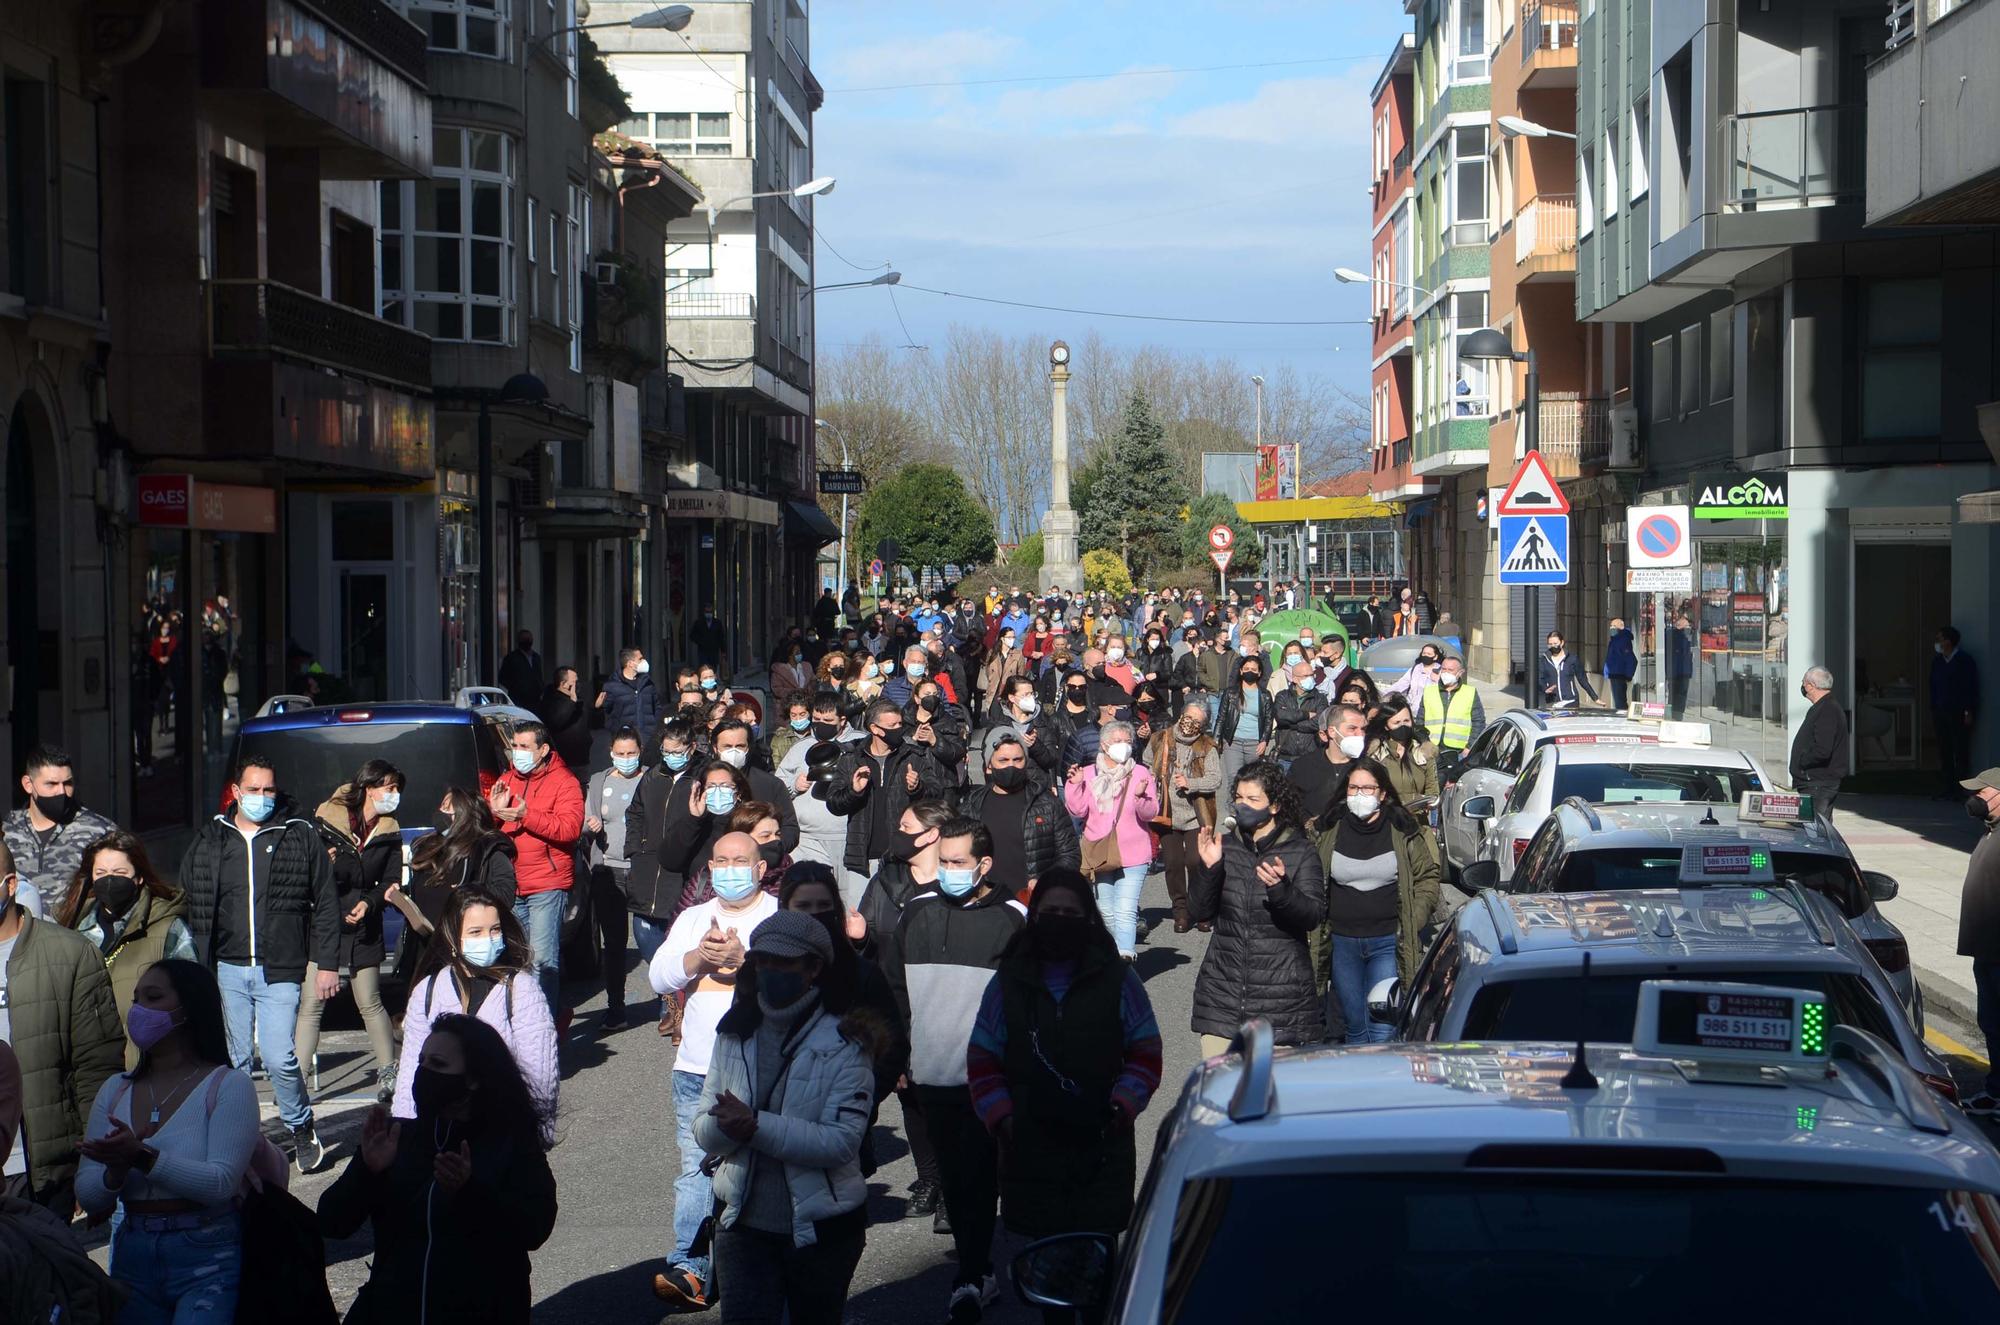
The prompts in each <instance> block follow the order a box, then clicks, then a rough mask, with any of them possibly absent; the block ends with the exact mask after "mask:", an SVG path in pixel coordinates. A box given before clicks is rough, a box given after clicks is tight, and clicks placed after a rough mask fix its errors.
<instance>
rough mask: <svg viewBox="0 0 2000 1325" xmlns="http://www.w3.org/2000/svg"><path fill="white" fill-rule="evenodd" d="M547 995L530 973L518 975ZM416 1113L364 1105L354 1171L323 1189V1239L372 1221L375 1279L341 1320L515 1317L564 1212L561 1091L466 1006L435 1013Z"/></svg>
mask: <svg viewBox="0 0 2000 1325" xmlns="http://www.w3.org/2000/svg"><path fill="white" fill-rule="evenodd" d="M524 987H525V988H526V989H527V990H528V991H530V992H532V993H534V994H535V995H536V996H537V997H539V996H540V991H539V990H537V989H536V987H535V981H534V979H533V977H532V976H530V977H529V978H528V980H527V981H526V983H525V986H524ZM404 1061H405V1062H411V1063H415V1064H416V1068H415V1071H414V1073H413V1074H412V1079H413V1082H414V1086H415V1092H414V1102H415V1108H414V1111H413V1113H412V1114H411V1115H410V1116H409V1117H408V1118H407V1119H406V1120H397V1119H392V1118H391V1117H390V1116H389V1113H388V1111H387V1110H385V1109H382V1108H381V1107H379V1106H378V1107H376V1108H373V1109H370V1110H369V1111H368V1117H367V1119H366V1121H364V1122H363V1123H362V1126H361V1143H360V1145H359V1146H358V1147H357V1148H356V1150H355V1154H354V1158H353V1159H351V1160H349V1161H348V1164H347V1169H346V1171H345V1172H343V1173H342V1174H341V1175H340V1177H339V1178H337V1179H336V1180H335V1181H334V1184H333V1186H331V1187H329V1188H327V1190H326V1192H325V1194H324V1195H322V1196H321V1197H320V1200H319V1218H320V1227H321V1229H322V1231H323V1232H325V1233H326V1235H327V1236H328V1237H335V1238H345V1237H352V1236H353V1235H354V1234H355V1233H356V1232H358V1231H359V1230H360V1228H361V1226H362V1225H363V1224H364V1223H365V1224H369V1225H372V1231H373V1233H374V1244H375V1252H374V1256H373V1258H372V1263H371V1265H370V1267H369V1275H368V1282H367V1283H366V1284H364V1285H362V1288H361V1294H360V1296H359V1297H357V1298H356V1299H355V1302H354V1307H353V1309H352V1310H351V1311H349V1312H348V1315H347V1325H372V1323H374V1322H388V1321H423V1322H427V1323H429V1322H437V1323H439V1325H443V1323H445V1322H459V1323H462V1325H474V1322H478V1323H480V1325H483V1323H484V1322H488V1321H493V1322H517V1323H518V1325H526V1322H527V1320H528V1317H529V1312H530V1310H531V1308H532V1306H533V1303H534V1291H533V1285H532V1280H531V1277H530V1274H531V1269H530V1265H529V1260H528V1253H530V1252H532V1251H534V1250H535V1249H536V1248H537V1247H540V1246H541V1245H542V1244H543V1243H544V1242H546V1241H548V1237H549V1234H550V1232H551V1231H553V1230H554V1228H555V1223H556V1180H555V1174H554V1173H552V1172H551V1171H550V1169H549V1161H548V1156H547V1155H546V1154H544V1153H543V1152H544V1150H545V1149H546V1147H547V1145H548V1138H549V1137H551V1136H552V1135H553V1121H554V1119H553V1111H554V1101H553V1100H552V1099H545V1098H543V1097H542V1096H541V1095H540V1094H539V1093H538V1092H537V1091H536V1090H535V1089H534V1088H533V1086H532V1085H531V1083H529V1082H528V1081H527V1080H525V1079H524V1078H523V1076H522V1073H521V1071H520V1067H519V1065H518V1064H517V1062H516V1061H515V1057H514V1054H513V1053H512V1052H510V1050H509V1046H508V1044H507V1042H506V1040H505V1039H503V1038H502V1037H501V1035H500V1033H499V1032H498V1031H496V1030H495V1029H494V1028H493V1027H492V1026H490V1025H488V1024H487V1023H486V1022H484V1021H482V1020H480V1019H478V1018H476V1017H468V1016H465V1015H463V1014H460V1013H451V1014H448V1015H445V1016H442V1017H439V1018H438V1019H437V1020H436V1021H435V1022H433V1023H432V1024H431V1027H430V1035H429V1037H428V1038H427V1039H426V1040H425V1041H424V1044H423V1047H422V1049H421V1050H420V1051H419V1050H417V1049H408V1050H406V1051H405V1053H404Z"/></svg>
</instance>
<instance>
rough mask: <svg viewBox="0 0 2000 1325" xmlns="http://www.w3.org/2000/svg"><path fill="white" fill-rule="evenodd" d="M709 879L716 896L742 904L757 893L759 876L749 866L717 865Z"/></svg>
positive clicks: (710, 871)
mask: <svg viewBox="0 0 2000 1325" xmlns="http://www.w3.org/2000/svg"><path fill="white" fill-rule="evenodd" d="M722 790H724V791H728V790H729V788H727V787H724V788H722ZM730 794H731V795H732V796H733V795H735V793H734V792H730ZM708 877H709V881H710V882H712V883H713V884H714V885H715V895H716V896H717V897H720V898H721V899H722V900H723V901H725V902H740V901H742V900H743V899H744V898H746V897H748V896H749V895H750V894H751V893H754V892H756V891H757V875H756V873H755V871H753V870H752V868H751V867H750V866H748V865H717V866H714V867H713V868H711V869H710V870H709V872H708Z"/></svg>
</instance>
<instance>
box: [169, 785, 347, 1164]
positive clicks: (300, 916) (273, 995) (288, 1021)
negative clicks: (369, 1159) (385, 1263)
mask: <svg viewBox="0 0 2000 1325" xmlns="http://www.w3.org/2000/svg"><path fill="white" fill-rule="evenodd" d="M229 797H230V805H229V812H228V814H226V815H222V814H218V815H216V816H215V817H214V818H213V819H210V820H209V821H208V822H207V823H204V824H203V825H201V827H200V828H198V829H196V830H195V836H194V841H193V842H192V843H191V844H190V845H189V846H188V849H187V854H186V855H185V856H184V857H182V859H181V875H180V881H181V889H182V891H183V892H184V893H185V894H186V895H187V922H188V933H189V934H190V935H191V936H192V937H193V939H194V950H195V958H196V960H198V961H200V962H201V963H202V964H203V965H206V966H209V967H211V968H213V969H214V971H215V976H216V980H217V982H218V983H219V984H220V985H221V986H222V1013H223V1017H224V1020H225V1022H226V1023H227V1028H228V1032H229V1058H230V1062H231V1063H232V1064H233V1065H234V1066H236V1067H238V1068H240V1069H242V1070H244V1071H248V1070H249V1068H250V1060H251V1059H252V1057H254V1056H256V1053H257V1050H259V1049H261V1051H262V1057H263V1060H264V1070H265V1071H266V1072H267V1073H268V1074H269V1075H270V1078H271V1089H272V1092H273V1093H274V1094H275V1095H276V1096H277V1099H278V1116H279V1117H281V1118H283V1119H284V1120H285V1126H286V1127H289V1128H290V1129H291V1132H292V1142H293V1147H294V1149H293V1154H294V1158H295V1159H296V1160H297V1161H298V1166H299V1172H301V1173H314V1172H317V1171H318V1170H319V1169H320V1168H322V1167H324V1166H325V1163H326V1147H325V1145H323V1144H322V1143H321V1142H320V1139H319V1134H318V1132H317V1131H316V1130H315V1129H314V1127H313V1113H312V1102H311V1099H310V1098H309V1097H308V1096H307V1094H306V1083H305V1077H304V1075H303V1074H302V1073H301V1071H300V1069H299V1060H298V1054H297V1052H296V1051H295V1049H294V1041H293V1028H294V1027H295V1025H296V1024H297V1022H298V1017H299V1000H300V998H301V997H304V998H332V997H333V996H334V994H335V993H336V992H337V991H338V990H339V989H340V901H339V896H338V893H337V891H336V889H335V887H334V881H333V865H332V862H331V861H330V860H328V859H327V853H326V850H325V848H324V847H323V846H322V845H321V843H320V840H319V832H318V830H316V829H315V828H314V827H313V824H312V820H311V819H309V818H305V817H303V816H298V817H295V816H294V814H293V813H292V809H293V807H292V804H291V801H290V800H289V799H288V798H285V797H281V796H280V795H279V793H278V775H277V772H276V770H275V769H273V768H272V766H271V762H270V761H269V760H268V759H266V758H264V757H263V756H261V755H250V756H248V757H246V758H245V759H244V761H243V765H242V767H241V768H239V769H238V770H237V773H236V781H235V782H234V783H232V784H231V785H230V788H229ZM308 961H310V962H313V963H315V964H316V965H317V966H318V967H319V973H318V975H317V976H316V977H315V979H314V983H313V988H311V989H302V988H301V986H302V984H303V982H304V980H305V975H306V963H307V962H308ZM253 1046H254V1047H253Z"/></svg>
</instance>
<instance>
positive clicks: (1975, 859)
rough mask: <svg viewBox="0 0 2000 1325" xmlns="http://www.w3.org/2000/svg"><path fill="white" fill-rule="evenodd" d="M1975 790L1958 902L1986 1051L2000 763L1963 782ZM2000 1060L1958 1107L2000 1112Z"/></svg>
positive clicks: (1993, 961)
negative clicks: (1968, 857)
mask: <svg viewBox="0 0 2000 1325" xmlns="http://www.w3.org/2000/svg"><path fill="white" fill-rule="evenodd" d="M1959 785H1960V786H1962V787H1964V788H1965V789H1966V790H1967V791H1969V792H1971V793H1972V795H1971V796H1970V797H1968V798H1967V800H1966V802H1965V810H1966V813H1967V814H1970V815H1971V816H1972V817H1973V818H1974V819H1976V820H1978V821H1979V824H1980V827H1981V828H1983V829H1984V830H1985V831H1984V832H1983V833H1981V835H1980V838H1979V845H1978V846H1976V847H1974V848H1973V849H1972V863H1971V864H1970V865H1968V866H1967V867H1966V870H1965V890H1964V891H1963V892H1962V893H1961V894H1960V895H1959V902H1958V955H1959V956H1961V957H1970V958H1972V984H1973V988H1974V989H1975V990H1976V991H1977V999H1978V1006H1977V1008H1976V1009H1975V1013H1976V1016H1977V1018H1978V1021H1979V1033H1980V1035H1981V1036H1983V1037H1985V1040H1986V1056H1987V1058H1988V1059H1994V1058H1996V1056H2000V832H1995V831H1994V830H1995V828H1996V827H2000V768H1989V769H1987V770H1986V771H1985V772H1984V773H1981V774H1980V775H1979V776H1978V777H1975V778H1967V779H1966V780H1965V781H1963V782H1961V783H1960V784H1959ZM1997 1092H2000V1063H1996V1064H1993V1065H1989V1066H1988V1067H1987V1069H1986V1082H1985V1084H1984V1085H1983V1086H1981V1087H1980V1090H1979V1093H1978V1094H1977V1095H1974V1096H1973V1097H1972V1098H1971V1099H1969V1100H1964V1101H1962V1102H1961V1103H1960V1105H1959V1107H1960V1108H1962V1109H1964V1110H1965V1111H1966V1112H1967V1113H1969V1114H1972V1115H1974V1116H1975V1117H1981V1118H1990V1117H1992V1116H1993V1115H1994V1114H1995V1113H2000V1098H1996V1093H1997Z"/></svg>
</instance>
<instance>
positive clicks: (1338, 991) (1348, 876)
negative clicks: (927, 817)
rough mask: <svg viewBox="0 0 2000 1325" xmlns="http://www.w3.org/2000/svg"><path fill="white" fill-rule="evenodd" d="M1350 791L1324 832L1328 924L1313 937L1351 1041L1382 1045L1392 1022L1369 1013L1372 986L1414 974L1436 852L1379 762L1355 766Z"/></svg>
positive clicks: (1316, 964)
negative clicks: (1369, 995) (1321, 932)
mask: <svg viewBox="0 0 2000 1325" xmlns="http://www.w3.org/2000/svg"><path fill="white" fill-rule="evenodd" d="M1345 795H1346V799H1345V801H1343V802H1341V803H1340V804H1337V805H1336V806H1335V807H1334V808H1333V810H1332V812H1331V815H1332V817H1331V822H1330V823H1329V824H1328V825H1327V826H1326V827H1325V828H1323V829H1322V830H1321V831H1320V834H1319V859H1320V862H1321V864H1322V865H1323V866H1324V867H1325V870H1326V880H1327V882H1326V925H1325V928H1324V934H1323V936H1321V935H1315V938H1314V944H1313V969H1314V970H1315V971H1320V970H1329V969H1330V971H1331V974H1332V989H1333V992H1334V996H1335V997H1336V998H1338V999H1339V1000H1340V1011H1341V1016H1342V1017H1343V1018H1344V1019H1345V1021H1346V1024H1347V1042H1348V1043H1349V1044H1369V1043H1381V1042H1383V1041H1385V1040H1387V1039H1388V1038H1389V1030H1390V1027H1389V1026H1388V1024H1387V1023H1385V1022H1377V1021H1372V1020H1371V1019H1370V1018H1369V1016H1368V991H1369V990H1371V989H1373V988H1374V987H1375V986H1376V985H1378V984H1380V983H1382V982H1383V981H1384V980H1388V979H1390V978H1391V977H1393V976H1396V975H1398V974H1400V975H1401V976H1402V977H1403V979H1404V980H1405V981H1408V980H1409V979H1410V978H1411V977H1412V976H1414V975H1415V974H1416V971H1417V959H1418V958H1419V957H1420V956H1421V955H1422V953H1423V948H1422V940H1421V939H1420V938H1419V935H1420V934H1421V932H1422V930H1423V927H1424V924H1425V922H1426V921H1428V920H1429V919H1430V917H1431V911H1432V910H1433V909H1434V908H1435V907H1436V906H1437V901H1438V892H1439V888H1440V875H1439V872H1438V863H1437V854H1436V853H1435V852H1434V851H1432V850H1431V836H1430V834H1429V833H1428V832H1427V831H1425V829H1424V828H1423V826H1422V825H1420V824H1419V823H1417V821H1416V820H1415V819H1414V818H1413V817H1411V815H1410V813H1409V811H1407V810H1405V809H1404V808H1403V803H1402V800H1401V798H1400V797H1398V796H1397V794H1396V784H1395V782H1394V781H1393V780H1392V779H1391V778H1390V776H1389V771H1388V770H1387V769H1385V768H1384V767H1382V764H1381V761H1380V760H1376V759H1365V758H1364V759H1357V760H1355V761H1354V762H1353V763H1352V764H1350V765H1349V766H1348V770H1347V782H1346V792H1345ZM1322 954H1324V955H1322Z"/></svg>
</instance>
